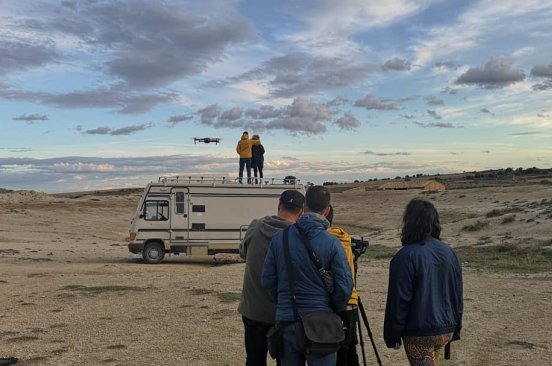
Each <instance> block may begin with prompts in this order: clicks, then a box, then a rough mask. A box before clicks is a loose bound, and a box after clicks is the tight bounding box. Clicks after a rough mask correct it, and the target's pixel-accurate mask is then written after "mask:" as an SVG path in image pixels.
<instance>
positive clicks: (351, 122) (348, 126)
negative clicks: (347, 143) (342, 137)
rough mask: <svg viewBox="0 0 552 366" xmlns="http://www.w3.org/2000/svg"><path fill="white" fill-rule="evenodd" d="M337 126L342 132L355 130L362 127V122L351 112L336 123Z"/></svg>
mask: <svg viewBox="0 0 552 366" xmlns="http://www.w3.org/2000/svg"><path fill="white" fill-rule="evenodd" d="M335 124H336V125H337V126H338V127H339V128H340V129H342V130H354V129H357V128H359V127H360V125H361V124H360V121H359V120H358V119H357V118H356V117H355V116H354V115H353V114H352V113H351V112H346V113H345V114H344V115H343V116H341V117H340V118H338V119H337V120H336V121H335Z"/></svg>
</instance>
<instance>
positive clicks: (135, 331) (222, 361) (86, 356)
mask: <svg viewBox="0 0 552 366" xmlns="http://www.w3.org/2000/svg"><path fill="white" fill-rule="evenodd" d="M415 195H420V193H419V192H415V191H396V192H364V191H349V192H344V193H340V194H335V195H334V203H335V206H336V223H337V224H340V225H342V226H344V227H346V228H347V229H348V230H349V231H350V232H352V233H355V234H362V235H367V237H368V239H369V240H370V242H371V243H372V244H384V245H388V246H394V247H396V246H398V230H399V226H400V215H401V213H402V210H403V208H404V206H405V204H406V203H407V202H408V200H409V199H410V198H412V197H413V196H415ZM422 196H424V197H426V198H428V199H431V200H433V201H434V202H435V203H436V205H437V207H438V209H439V211H440V212H441V215H442V218H443V222H444V232H443V236H444V238H445V239H446V240H447V241H449V242H450V243H451V244H452V245H454V246H460V245H474V244H477V243H480V242H481V241H485V242H487V243H495V244H498V243H504V242H516V243H522V244H524V245H533V244H535V243H545V242H550V240H551V239H552V225H551V222H552V219H551V217H550V212H549V211H547V210H549V208H548V207H549V206H547V205H546V204H543V203H542V202H543V200H546V199H550V198H551V197H552V187H550V186H519V187H509V188H484V189H470V190H454V191H448V192H442V193H436V194H422ZM138 199H139V196H138V195H136V194H122V195H116V194H113V195H107V196H106V195H84V196H80V197H78V198H69V197H63V196H61V197H60V196H56V197H54V196H48V195H44V194H31V193H6V194H0V357H7V356H15V357H18V358H19V359H20V362H19V364H20V365H77V364H78V365H101V364H106V365H240V364H243V363H244V351H243V339H242V323H241V318H240V316H239V314H238V313H237V311H236V307H237V301H236V298H239V292H240V290H241V282H242V275H243V270H244V265H243V263H238V264H227V265H213V263H212V262H210V261H197V260H196V261H192V260H191V258H184V257H177V256H172V257H169V258H167V259H166V260H165V261H164V262H163V264H160V265H145V264H142V263H141V262H140V260H139V257H138V256H135V255H132V254H130V253H129V252H128V250H127V248H126V238H127V236H128V232H127V228H128V224H129V222H130V219H131V217H132V215H133V212H134V210H135V206H136V204H137V201H138ZM545 202H546V201H545ZM551 202H552V201H551ZM512 207H520V208H521V209H519V210H517V209H516V210H514V211H512V212H515V213H514V214H515V215H516V216H515V220H514V221H513V222H511V223H508V224H501V222H500V219H501V218H500V217H493V218H486V217H485V215H486V213H488V212H489V211H491V210H493V209H505V208H512ZM478 220H487V221H489V224H488V225H487V226H486V227H485V228H484V229H483V230H480V231H477V232H466V231H463V230H462V227H464V226H466V225H469V224H470V223H473V222H476V221H478ZM387 268H388V261H386V260H367V259H363V260H362V261H361V263H360V271H359V277H358V282H359V286H358V287H359V290H360V294H361V298H362V299H363V302H364V306H365V308H366V311H367V313H368V317H369V319H370V322H371V326H372V330H373V332H374V335H375V338H376V344H377V346H378V349H379V352H380V355H381V358H382V361H383V364H384V365H405V364H407V362H406V357H405V355H404V353H403V351H402V350H400V351H393V350H388V349H386V348H385V345H384V343H383V340H382V326H383V311H384V308H385V297H386V288H387V270H388V269H387ZM464 277H465V279H464V281H465V321H464V333H463V340H462V341H460V342H456V343H455V344H454V345H453V361H451V362H448V363H447V364H450V365H552V356H551V355H552V306H551V305H552V273H539V274H522V273H506V272H492V271H481V270H475V269H472V268H470V266H469V264H466V266H465V272H464ZM364 334H365V338H366V332H365V333H364ZM365 341H366V353H367V357H368V358H369V364H375V360H374V357H373V351H372V349H371V347H370V345H369V342H368V339H365Z"/></svg>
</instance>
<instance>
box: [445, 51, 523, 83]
mask: <svg viewBox="0 0 552 366" xmlns="http://www.w3.org/2000/svg"><path fill="white" fill-rule="evenodd" d="M513 63H514V61H513V59H512V58H509V57H493V58H491V60H490V61H489V62H487V63H486V64H485V66H483V68H478V67H474V68H470V69H469V70H468V71H466V72H465V73H463V74H462V75H460V76H459V77H458V79H456V81H455V84H458V85H461V84H463V85H477V86H480V87H482V88H486V89H494V88H500V87H504V86H507V85H510V84H513V83H516V82H519V81H522V80H524V79H525V74H524V73H523V71H521V70H518V69H514V68H513V67H512V66H513Z"/></svg>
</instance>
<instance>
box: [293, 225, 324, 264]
mask: <svg viewBox="0 0 552 366" xmlns="http://www.w3.org/2000/svg"><path fill="white" fill-rule="evenodd" d="M294 225H295V228H296V229H297V232H298V233H299V238H301V241H302V242H303V244H304V245H305V247H307V252H308V253H309V257H310V259H311V261H312V263H313V264H314V266H315V267H316V269H317V270H319V271H320V270H321V269H324V266H322V263H320V260H319V259H318V257H317V256H316V253H315V252H314V250H313V249H312V246H311V244H310V241H309V238H308V237H307V235H306V234H305V232H304V231H303V229H301V227H300V226H299V225H297V223H295V224H294Z"/></svg>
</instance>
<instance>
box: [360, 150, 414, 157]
mask: <svg viewBox="0 0 552 366" xmlns="http://www.w3.org/2000/svg"><path fill="white" fill-rule="evenodd" d="M363 154H366V155H374V156H409V155H412V154H410V153H409V152H401V151H399V152H391V153H377V152H373V151H372V150H366V151H365V152H363Z"/></svg>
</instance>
